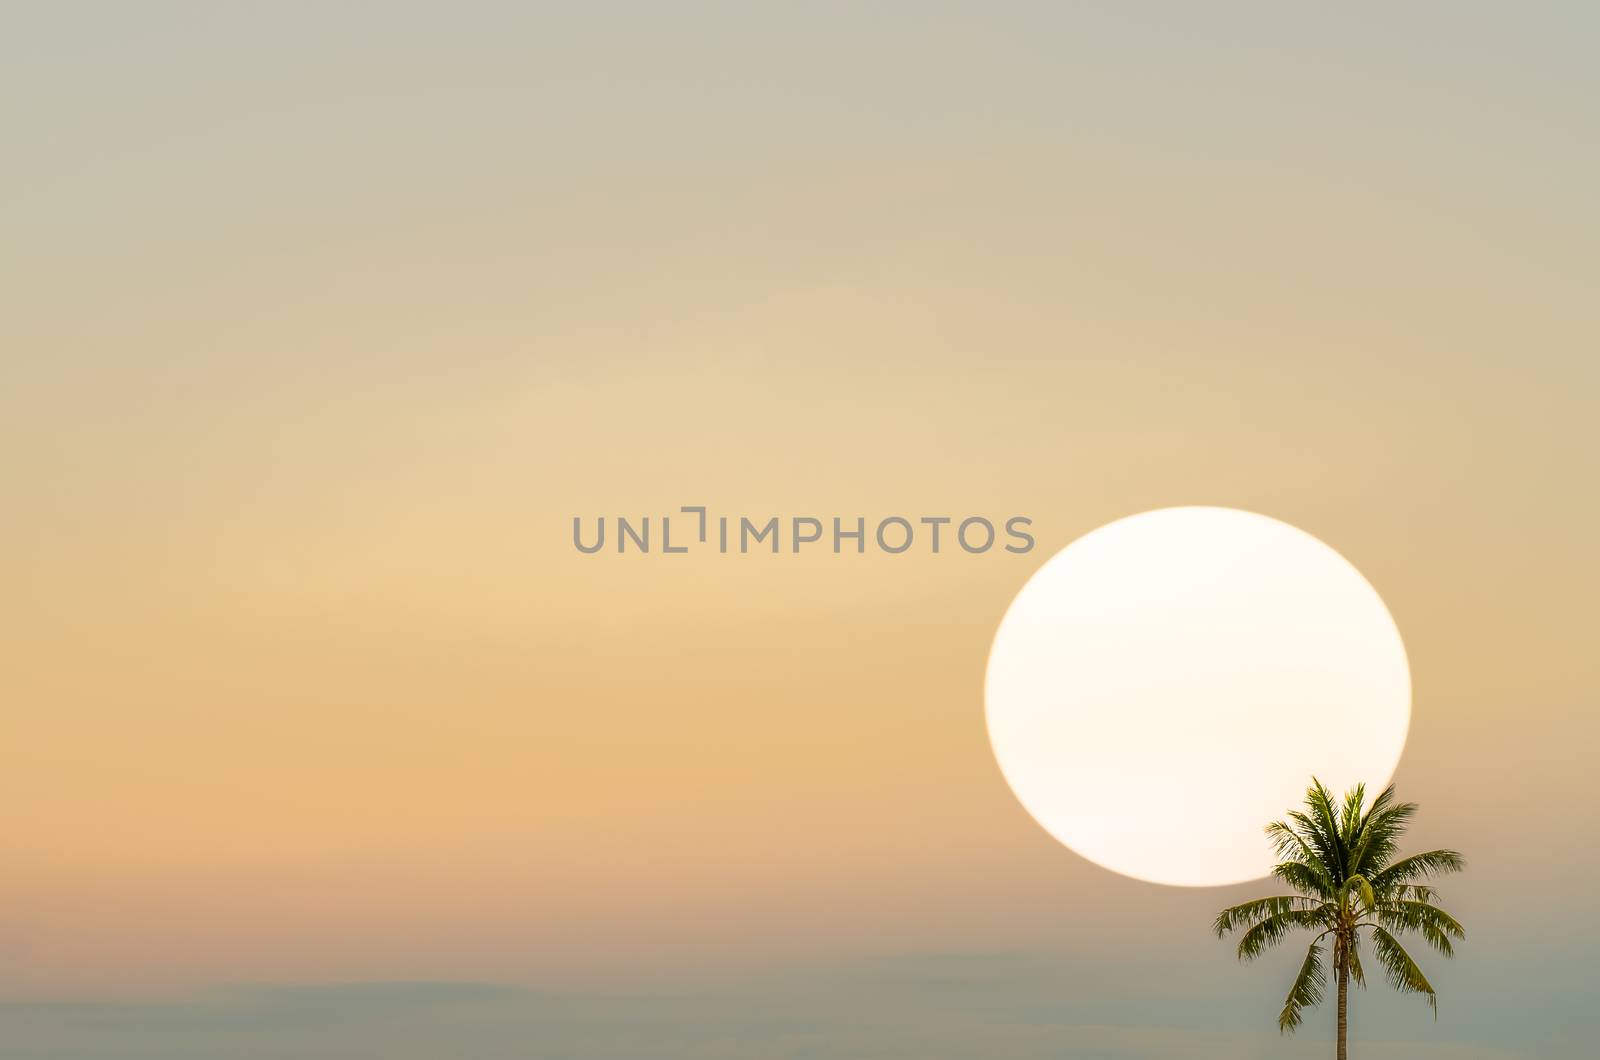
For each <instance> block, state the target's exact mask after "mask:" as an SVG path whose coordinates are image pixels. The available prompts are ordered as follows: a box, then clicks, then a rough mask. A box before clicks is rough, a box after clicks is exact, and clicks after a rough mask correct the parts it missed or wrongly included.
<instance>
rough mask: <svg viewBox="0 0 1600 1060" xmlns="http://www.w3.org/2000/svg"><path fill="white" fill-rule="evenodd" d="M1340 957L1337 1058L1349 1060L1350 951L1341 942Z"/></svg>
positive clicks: (1336, 960) (1337, 959) (1337, 961)
mask: <svg viewBox="0 0 1600 1060" xmlns="http://www.w3.org/2000/svg"><path fill="white" fill-rule="evenodd" d="M1336 949H1337V950H1338V956H1336V957H1335V958H1334V965H1335V974H1337V975H1338V976H1339V1037H1338V1041H1337V1044H1336V1046H1335V1054H1334V1055H1335V1056H1336V1057H1337V1058H1338V1060H1349V1054H1348V1053H1347V1052H1346V1051H1345V1035H1346V1033H1347V1032H1348V1031H1349V1029H1350V1020H1349V1015H1348V1013H1349V1004H1350V951H1349V950H1348V949H1347V948H1346V947H1345V945H1344V941H1343V940H1340V942H1339V944H1338V946H1337V947H1336Z"/></svg>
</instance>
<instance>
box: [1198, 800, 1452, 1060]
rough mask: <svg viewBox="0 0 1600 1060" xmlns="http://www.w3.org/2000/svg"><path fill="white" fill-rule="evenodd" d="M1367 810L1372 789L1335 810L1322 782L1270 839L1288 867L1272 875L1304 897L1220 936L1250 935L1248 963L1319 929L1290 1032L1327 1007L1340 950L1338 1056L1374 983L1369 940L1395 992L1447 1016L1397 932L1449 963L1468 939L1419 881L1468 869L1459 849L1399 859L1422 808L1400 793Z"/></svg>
mask: <svg viewBox="0 0 1600 1060" xmlns="http://www.w3.org/2000/svg"><path fill="white" fill-rule="evenodd" d="M1365 803H1366V789H1365V788H1364V787H1363V786H1361V785H1357V786H1356V787H1355V788H1354V789H1352V790H1351V791H1350V792H1349V793H1347V794H1346V795H1345V797H1344V804H1343V805H1342V806H1335V805H1334V800H1333V797H1332V796H1331V795H1330V794H1329V793H1328V790H1327V789H1326V788H1324V787H1323V786H1322V784H1321V782H1320V781H1317V780H1313V781H1312V783H1311V787H1310V788H1309V789H1308V790H1307V791H1306V807H1305V809H1304V810H1303V811H1301V810H1296V811H1293V812H1291V813H1290V814H1289V819H1288V820H1287V821H1274V822H1273V823H1272V824H1270V825H1268V826H1267V835H1268V836H1269V837H1270V838H1271V839H1272V841H1273V843H1274V844H1275V845H1276V847H1277V851H1278V857H1279V858H1281V859H1282V860H1281V861H1280V862H1279V863H1278V865H1277V866H1276V867H1275V868H1274V869H1273V870H1272V874H1273V875H1274V876H1276V877H1277V878H1278V879H1279V880H1282V881H1283V882H1284V883H1286V884H1288V885H1289V887H1291V888H1293V889H1294V890H1295V891H1296V892H1298V893H1296V894H1288V895H1280V896H1276V897H1272V898H1257V899H1256V900H1255V901H1253V902H1245V903H1244V904H1243V905H1236V906H1234V907H1233V908H1231V909H1224V910H1223V911H1222V912H1221V913H1218V914H1217V921H1216V923H1215V924H1214V925H1213V926H1214V927H1215V928H1216V932H1217V937H1218V938H1222V937H1223V936H1224V935H1227V934H1228V933H1229V932H1233V931H1243V932H1244V934H1243V935H1242V936H1241V937H1240V939H1239V959H1240V960H1241V961H1249V960H1252V959H1254V958H1255V957H1257V956H1259V955H1260V954H1261V953H1262V952H1263V951H1265V950H1266V949H1268V948H1269V947H1271V946H1275V945H1277V944H1278V943H1279V942H1281V941H1283V939H1284V938H1285V937H1286V936H1288V934H1289V933H1290V932H1291V931H1293V930H1294V929H1296V928H1305V929H1308V930H1310V931H1314V932H1316V937H1315V938H1313V939H1312V940H1311V948H1310V949H1308V950H1307V951H1306V959H1305V961H1304V962H1303V963H1302V964H1301V965H1300V974H1299V975H1297V976H1295V980H1294V985H1293V986H1292V987H1290V988H1289V996H1288V998H1287V999H1286V1000H1285V1001H1284V1003H1283V1011H1282V1012H1281V1013H1279V1015H1278V1029H1279V1030H1280V1031H1282V1032H1284V1033H1286V1034H1287V1033H1289V1032H1291V1031H1293V1030H1294V1029H1295V1028H1296V1027H1298V1026H1300V1020H1301V1017H1302V1014H1303V1013H1304V1011H1305V1010H1306V1009H1307V1008H1310V1007H1313V1006H1315V1005H1318V1004H1320V1003H1321V1002H1322V998H1323V992H1324V991H1325V990H1326V988H1327V985H1328V957H1329V954H1328V952H1327V950H1328V948H1329V947H1331V949H1332V955H1331V956H1332V967H1333V976H1334V981H1335V982H1336V983H1337V985H1338V995H1339V1032H1338V1044H1337V1047H1336V1056H1337V1057H1338V1060H1346V1052H1345V1037H1346V1031H1347V1029H1348V1027H1349V1021H1348V1018H1347V1013H1348V1008H1349V992H1350V980H1352V979H1354V980H1355V981H1356V983H1357V985H1359V986H1363V987H1364V986H1366V983H1367V979H1366V974H1365V973H1364V972H1363V971H1362V968H1361V944H1362V941H1363V933H1365V939H1367V940H1370V941H1371V944H1372V953H1373V956H1375V957H1376V958H1377V959H1378V963H1379V964H1381V965H1382V966H1383V970H1384V972H1385V974H1386V975H1387V977H1388V980H1389V982H1390V984H1391V985H1393V986H1394V988H1395V989H1396V990H1399V991H1402V992H1404V993H1412V994H1423V995H1425V996H1426V997H1427V999H1428V1004H1429V1006H1431V1007H1432V1008H1433V1010H1434V1015H1435V1017H1437V1016H1438V1011H1439V999H1438V995H1437V994H1435V993H1434V989H1433V984H1431V983H1429V982H1428V977H1427V976H1425V975H1423V974H1422V969H1421V968H1419V967H1417V962H1416V961H1414V960H1412V959H1411V954H1409V953H1407V952H1406V950H1405V947H1404V946H1402V945H1401V944H1400V940H1399V939H1398V938H1396V936H1397V935H1403V934H1407V933H1415V934H1418V935H1421V936H1422V938H1423V940H1424V941H1426V942H1427V943H1428V944H1429V945H1431V946H1432V947H1433V948H1434V949H1436V950H1438V951H1439V952H1440V953H1442V954H1443V955H1444V956H1446V957H1453V956H1454V955H1455V949H1454V947H1453V946H1452V945H1451V940H1452V939H1455V940H1457V941H1459V940H1461V939H1463V938H1465V937H1466V932H1465V931H1464V930H1463V929H1462V927H1461V925H1460V924H1459V923H1458V922H1457V921H1456V919H1455V918H1454V917H1452V916H1451V915H1450V914H1449V913H1446V912H1445V911H1444V910H1443V909H1440V908H1439V907H1438V906H1437V905H1435V904H1434V902H1435V900H1436V899H1437V898H1438V895H1437V894H1436V893H1435V892H1434V890H1433V888H1431V887H1428V886H1425V885H1424V884H1423V883H1421V882H1419V881H1422V880H1427V879H1431V878H1432V877H1435V876H1441V875H1444V874H1446V873H1451V872H1459V871H1461V869H1463V868H1465V867H1466V862H1465V861H1464V860H1463V859H1462V857H1461V855H1460V854H1458V853H1456V852H1455V851H1454V850H1430V851H1428V852H1427V853H1425V854H1413V855H1411V856H1410V857H1406V858H1400V859H1399V860H1398V861H1397V860H1395V854H1396V852H1397V848H1398V845H1399V840H1400V836H1401V833H1402V832H1404V831H1405V826H1406V822H1408V821H1409V820H1411V818H1412V816H1413V815H1414V814H1415V813H1416V812H1417V806H1416V803H1411V802H1395V801H1394V788H1393V787H1392V786H1391V787H1388V788H1386V789H1384V792H1383V794H1381V795H1379V796H1378V797H1377V798H1376V799H1374V800H1373V801H1372V805H1371V806H1370V807H1368V806H1366V805H1365Z"/></svg>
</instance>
